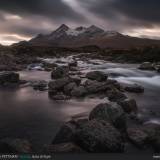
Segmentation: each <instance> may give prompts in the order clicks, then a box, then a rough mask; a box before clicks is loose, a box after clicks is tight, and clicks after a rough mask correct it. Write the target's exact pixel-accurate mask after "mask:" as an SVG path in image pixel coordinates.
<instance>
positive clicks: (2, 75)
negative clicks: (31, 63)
mask: <svg viewBox="0 0 160 160" xmlns="http://www.w3.org/2000/svg"><path fill="white" fill-rule="evenodd" d="M18 82H19V74H18V73H15V72H9V71H5V72H0V85H5V84H7V83H18Z"/></svg>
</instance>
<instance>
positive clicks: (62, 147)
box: [44, 142, 84, 154]
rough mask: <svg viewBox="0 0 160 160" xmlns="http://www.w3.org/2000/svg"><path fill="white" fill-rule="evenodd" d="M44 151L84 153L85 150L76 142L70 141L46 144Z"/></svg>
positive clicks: (48, 152) (49, 152)
mask: <svg viewBox="0 0 160 160" xmlns="http://www.w3.org/2000/svg"><path fill="white" fill-rule="evenodd" d="M44 153H47V154H52V153H84V151H83V150H82V149H81V148H80V147H79V146H77V145H76V144H74V143H72V142H69V143H61V144H56V145H49V146H45V149H44Z"/></svg>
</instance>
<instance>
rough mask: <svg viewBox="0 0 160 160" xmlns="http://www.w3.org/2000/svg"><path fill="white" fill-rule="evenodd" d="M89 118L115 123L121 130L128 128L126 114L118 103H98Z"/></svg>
mask: <svg viewBox="0 0 160 160" xmlns="http://www.w3.org/2000/svg"><path fill="white" fill-rule="evenodd" d="M89 119H90V120H92V119H97V120H104V121H107V122H110V123H111V124H113V125H114V126H115V127H116V128H118V129H120V130H124V131H125V130H126V115H125V113H124V111H123V109H122V108H121V106H119V105H118V104H116V103H102V104H99V105H97V106H96V107H95V108H94V109H93V110H92V111H91V113H90V115H89Z"/></svg>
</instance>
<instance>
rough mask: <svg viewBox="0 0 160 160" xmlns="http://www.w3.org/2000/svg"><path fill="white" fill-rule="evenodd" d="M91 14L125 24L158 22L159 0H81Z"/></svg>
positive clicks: (159, 17) (159, 12)
mask: <svg viewBox="0 0 160 160" xmlns="http://www.w3.org/2000/svg"><path fill="white" fill-rule="evenodd" d="M81 3H82V4H83V5H84V7H86V8H87V9H89V10H90V11H91V12H92V13H93V14H98V15H99V16H101V17H102V18H104V19H109V20H112V21H118V22H120V21H121V22H122V23H124V22H125V24H123V25H124V27H125V25H126V26H127V25H136V26H138V25H140V26H141V25H142V26H144V25H147V26H152V25H154V24H160V10H159V8H160V0H99V1H95V3H91V0H81Z"/></svg>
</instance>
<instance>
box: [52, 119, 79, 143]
mask: <svg viewBox="0 0 160 160" xmlns="http://www.w3.org/2000/svg"><path fill="white" fill-rule="evenodd" d="M76 128H77V126H76V124H75V123H73V122H66V123H65V124H64V125H63V126H62V127H61V128H60V130H59V131H58V133H57V134H56V136H55V138H54V140H53V141H52V144H60V143H68V142H73V141H74V134H75V132H76Z"/></svg>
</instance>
